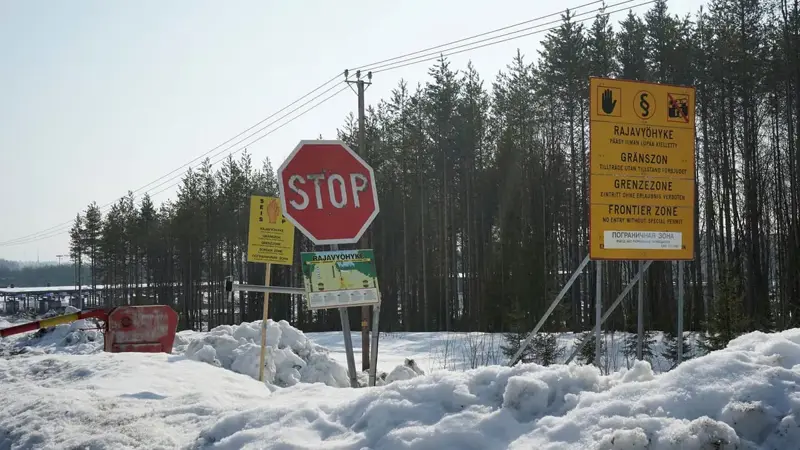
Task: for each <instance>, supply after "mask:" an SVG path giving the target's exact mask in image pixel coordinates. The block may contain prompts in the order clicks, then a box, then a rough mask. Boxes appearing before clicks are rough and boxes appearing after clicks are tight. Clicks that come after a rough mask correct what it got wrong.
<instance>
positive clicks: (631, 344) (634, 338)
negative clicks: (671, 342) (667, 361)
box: [622, 330, 657, 366]
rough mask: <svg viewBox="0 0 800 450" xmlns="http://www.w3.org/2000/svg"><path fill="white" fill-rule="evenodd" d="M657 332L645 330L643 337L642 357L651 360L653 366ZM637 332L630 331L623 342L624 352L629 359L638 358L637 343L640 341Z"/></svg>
mask: <svg viewBox="0 0 800 450" xmlns="http://www.w3.org/2000/svg"><path fill="white" fill-rule="evenodd" d="M656 335H657V334H656V332H655V331H651V330H645V331H644V336H643V339H642V359H644V360H645V361H647V362H649V363H650V365H651V366H652V365H653V363H654V362H655V354H656V351H655V347H656ZM638 340H639V339H638V334H637V333H628V334H627V335H626V336H625V338H624V340H623V344H622V353H623V355H625V356H626V357H627V358H629V359H635V358H636V344H637V342H638Z"/></svg>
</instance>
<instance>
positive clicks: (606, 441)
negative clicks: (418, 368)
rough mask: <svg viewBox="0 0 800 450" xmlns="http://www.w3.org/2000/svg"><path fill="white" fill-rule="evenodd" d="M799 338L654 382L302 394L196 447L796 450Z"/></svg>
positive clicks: (786, 335)
mask: <svg viewBox="0 0 800 450" xmlns="http://www.w3.org/2000/svg"><path fill="white" fill-rule="evenodd" d="M799 387H800V329H795V330H790V331H786V332H783V333H778V334H763V333H751V334H748V335H746V336H742V337H740V338H739V339H736V340H735V341H733V342H731V344H730V345H729V347H728V348H727V349H725V350H722V351H718V352H714V353H711V354H709V355H707V356H703V357H700V358H697V359H694V360H691V361H687V362H685V363H684V364H682V365H681V366H679V367H678V368H676V369H675V370H673V371H671V372H668V373H665V374H659V375H657V374H655V373H654V372H653V371H652V369H651V368H650V365H649V364H648V363H646V362H638V363H636V364H635V365H634V366H633V367H632V368H631V369H630V370H624V371H620V372H616V373H613V374H611V375H608V376H603V375H601V374H600V373H599V372H598V371H597V370H596V369H595V368H594V367H591V366H577V365H570V366H564V365H558V366H551V367H541V366H537V365H534V364H529V365H520V366H516V367H513V368H507V367H500V366H492V367H484V368H479V369H474V370H470V371H468V372H461V373H459V372H436V373H433V374H430V375H427V376H417V377H414V378H413V379H410V380H406V381H397V382H395V383H391V384H388V385H386V386H383V387H377V388H374V389H359V390H341V389H340V390H337V389H331V388H329V387H323V386H320V385H298V386H294V387H292V388H288V389H285V390H281V391H277V392H275V393H274V394H273V395H272V397H271V398H270V401H269V404H265V405H262V406H260V407H257V408H255V409H252V410H249V411H240V412H236V413H232V414H230V415H228V416H226V417H225V418H224V419H222V420H221V421H219V422H217V423H215V424H213V425H211V426H209V427H207V428H205V429H204V430H203V431H202V432H201V433H200V436H199V438H198V439H197V441H196V442H195V448H209V447H213V448H216V449H220V448H230V449H234V448H237V449H238V448H295V449H301V448H302V449H314V448H342V449H344V448H346V449H350V448H353V449H360V448H371V449H401V448H403V449H406V448H437V449H438V448H441V449H445V448H446V449H462V448H469V449H473V448H474V449H489V448H510V449H530V448H536V449H537V450H555V449H586V450H612V449H616V450H623V449H626V450H633V449H642V450H645V449H647V450H667V449H669V450H678V449H680V450H692V449H694V450H706V449H709V450H710V449H734V448H735V449H740V450H744V449H753V450H755V449H764V450H766V449H770V450H771V449H778V448H779V449H782V450H792V449H799V448H800V390H799Z"/></svg>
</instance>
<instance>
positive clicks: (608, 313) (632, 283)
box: [564, 261, 653, 364]
mask: <svg viewBox="0 0 800 450" xmlns="http://www.w3.org/2000/svg"><path fill="white" fill-rule="evenodd" d="M652 263H653V261H647V262H646V263H644V265H643V266H642V268H641V269H639V273H637V274H636V276H635V277H633V279H631V281H629V282H628V285H627V286H625V289H624V290H623V291H622V293H621V294H619V296H618V297H617V299H616V300H614V303H612V304H611V306H610V307H609V308H608V310H607V311H606V313H605V314H603V317H602V318H601V319H600V325H602V324H603V322H605V321H606V319H608V318H609V317H610V316H611V314H612V313H613V312H614V310H615V309H617V306H619V304H620V303H622V299H624V298H625V296H626V295H628V293H629V292H630V291H631V289H633V286H635V285H636V283H637V282H639V280H640V279H641V278H642V274H644V272H645V271H646V270H647V268H648V267H650V264H652ZM588 342H589V340H588V339H585V340H584V341H583V342H581V345H579V346H578V348H576V349H575V350H573V351H572V354H571V355H570V356H569V358H567V361H566V362H565V363H564V364H569V363H570V362H572V360H573V359H574V358H575V356H577V355H578V353H580V351H581V350H583V347H585V346H586V344H587V343H588Z"/></svg>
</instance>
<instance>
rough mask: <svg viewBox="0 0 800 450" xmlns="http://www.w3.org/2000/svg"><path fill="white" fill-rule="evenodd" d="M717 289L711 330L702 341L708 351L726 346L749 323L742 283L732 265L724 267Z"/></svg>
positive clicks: (702, 345)
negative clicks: (744, 310) (743, 307)
mask: <svg viewBox="0 0 800 450" xmlns="http://www.w3.org/2000/svg"><path fill="white" fill-rule="evenodd" d="M717 289H718V293H719V294H718V296H717V298H716V299H715V300H716V301H715V302H714V305H713V308H712V311H711V317H710V320H709V323H708V330H709V332H708V334H707V335H705V336H703V338H702V340H701V342H700V345H701V347H702V348H703V350H705V351H707V352H710V351H714V350H720V349H723V348H725V347H726V346H727V345H728V342H730V341H731V340H732V339H734V338H735V337H737V336H739V335H741V334H743V333H744V332H745V331H746V330H747V328H748V325H749V324H748V320H747V317H746V316H745V315H744V313H743V312H742V300H743V297H744V295H743V293H742V289H741V283H740V280H739V278H738V277H737V275H736V274H735V272H734V270H733V269H732V268H731V267H730V266H728V267H725V268H724V269H723V273H722V279H721V280H720V281H719V286H718V288H717Z"/></svg>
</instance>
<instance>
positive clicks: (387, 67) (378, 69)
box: [372, 0, 656, 73]
mask: <svg viewBox="0 0 800 450" xmlns="http://www.w3.org/2000/svg"><path fill="white" fill-rule="evenodd" d="M633 1H635V0H624V1H622V2H619V3H615V4H613V5H611V6H610V7H612V8H613V7H615V6H620V5H624V4H626V3H631V2H633ZM655 1H656V0H648V1H645V2H642V3H639V4H636V5H633V6H629V7H624V8H620V9H617V10H614V11H608V12H603V14H604V15H611V14H614V13H618V12H620V11H624V10H628V9H633V8H638V7H640V6H644V5H648V4H650V3H655ZM607 8H608V7H602V8H597V9H594V10H590V11H585V12H582V13H580V14H576V15H574V16H572V17H573V18H575V17H580V16H583V15H586V14H592V13H599V12H601V11H604V10H605V9H607ZM593 18H594V17H586V18H583V19H581V20H577V21H575V22H574V23H581V22H586V21H588V20H591V19H593ZM560 22H561V19H557V20H551V21H549V22H545V23H541V24H539V25H535V26H532V27H528V28H523V29H521V30H517V31H512V32H509V33H504V34H501V35H498V36H493V37H491V38H486V39H481V40H479V41H476V42H471V43H469V44H462V45H459V46H456V47H453V48H452V49H450V50H455V49H458V48H463V47H468V48H463V49H462V50H458V51H449V50H446V52H447V53H445V52H432V53H428V54H424V55H419V56H415V57H412V58H407V59H403V60H400V61H396V62H394V63H389V64H384V65H381V66H378V67H375V68H374V69H372V73H380V72H387V71H389V70H395V69H399V68H402V67H407V66H412V65H414V64H419V63H423V62H428V61H433V60H437V59H439V58H440V57H443V56H451V55H457V54H459V53H464V52H469V51H472V50H477V49H479V48H483V47H489V46H491V45H495V44H502V43H504V42H509V41H513V40H515V39H520V38H523V37H527V36H531V35H534V34H538V33H544V32H547V31H552V30H555V29H558V28H559V26H552V27H549V28H544V29H539V30H535V31H529V30H533V29H535V28H540V27H542V26H545V25H553V24H556V23H560ZM524 31H529V32H528V33H525V34H519V35H516V36H511V35H515V34H517V33H522V32H524ZM506 36H511V37H506ZM502 37H505V39H499V38H502ZM495 39H499V40H495ZM487 41H492V42H487ZM475 44H481V45H475ZM469 46H473V47H469ZM419 58H424V59H419Z"/></svg>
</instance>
